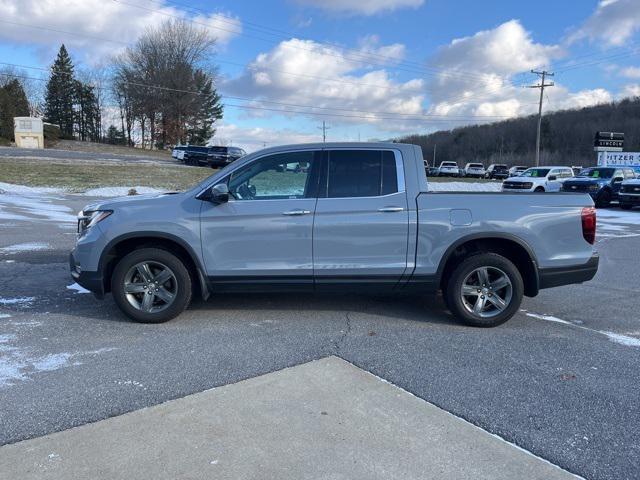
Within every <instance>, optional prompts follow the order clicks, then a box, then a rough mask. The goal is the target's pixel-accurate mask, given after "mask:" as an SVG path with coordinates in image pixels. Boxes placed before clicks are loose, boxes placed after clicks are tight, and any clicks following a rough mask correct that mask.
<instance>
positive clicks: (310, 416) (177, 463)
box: [0, 357, 576, 480]
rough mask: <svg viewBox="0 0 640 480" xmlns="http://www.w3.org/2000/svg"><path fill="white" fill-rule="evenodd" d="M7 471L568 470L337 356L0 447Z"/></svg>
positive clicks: (10, 474) (463, 475)
mask: <svg viewBox="0 0 640 480" xmlns="http://www.w3.org/2000/svg"><path fill="white" fill-rule="evenodd" d="M0 476H1V477H2V478H7V479H21V480H28V479H64V480H72V479H87V478H105V479H106V478H108V479H127V480H128V479H131V478H135V479H154V480H156V479H163V478H167V479H169V478H170V479H176V478H180V479H205V478H206V479H212V478H215V479H233V480H238V479H266V478H278V479H285V478H293V479H332V480H338V479H367V480H371V479H378V478H379V479H385V480H388V479H396V478H397V479H403V480H405V479H414V478H415V479H421V480H424V479H456V480H461V479H473V480H477V479H483V478H486V479H492V480H498V479H505V480H506V479H509V480H511V479H514V478H526V479H544V480H552V479H570V478H576V477H574V476H573V475H571V474H570V473H568V472H566V471H564V470H561V469H560V468H558V467H556V466H554V465H552V464H550V463H548V462H546V461H545V460H542V459H540V458H537V457H535V456H533V455H531V454H530V453H528V452H525V451H524V450H521V449H519V448H518V447H515V446H513V445H511V444H509V443H507V442H505V441H503V440H501V439H500V438H498V437H495V436H493V435H490V434H489V433H487V432H485V431H483V430H481V429H479V428H477V427H475V426H473V425H471V424H469V423H467V422H465V421H464V420H461V419H459V418H457V417H455V416H453V415H451V414H449V413H447V412H445V411H443V410H441V409H439V408H437V407H435V406H433V405H431V404H429V403H427V402H425V401H423V400H421V399H419V398H417V397H415V396H413V395H411V394H409V393H407V392H405V391H403V390H401V389H399V388H397V387H395V386H393V385H391V384H389V383H387V382H385V381H383V380H381V379H379V378H377V377H375V376H373V375H371V374H369V373H367V372H366V371H364V370H361V369H359V368H357V367H355V366H353V365H351V364H350V363H348V362H345V361H344V360H342V359H339V358H337V357H329V358H325V359H322V360H317V361H314V362H310V363H307V364H304V365H300V366H297V367H292V368H288V369H285V370H280V371H278V372H274V373H270V374H268V375H264V376H261V377H257V378H252V379H249V380H245V381H242V382H239V383H236V384H232V385H226V386H223V387H219V388H214V389H212V390H208V391H205V392H202V393H198V394H195V395H190V396H188V397H185V398H181V399H178V400H174V401H170V402H167V403H164V404H161V405H157V406H155V407H150V408H146V409H143V410H138V411H135V412H132V413H128V414H125V415H121V416H119V417H114V418H110V419H107V420H103V421H100V422H97V423H94V424H89V425H83V426H81V427H77V428H73V429H70V430H67V431H64V432H59V433H54V434H51V435H47V436H44V437H40V438H36V439H33V440H27V441H24V442H20V443H16V444H13V445H6V446H4V447H1V448H0Z"/></svg>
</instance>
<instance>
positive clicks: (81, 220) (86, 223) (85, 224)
mask: <svg viewBox="0 0 640 480" xmlns="http://www.w3.org/2000/svg"><path fill="white" fill-rule="evenodd" d="M112 213H113V210H87V211H86V212H85V211H83V210H80V212H79V213H78V233H82V232H84V231H85V230H87V229H88V228H91V227H93V226H94V225H95V224H96V223H98V222H101V221H102V220H104V219H105V218H107V217H108V216H109V215H111V214H112Z"/></svg>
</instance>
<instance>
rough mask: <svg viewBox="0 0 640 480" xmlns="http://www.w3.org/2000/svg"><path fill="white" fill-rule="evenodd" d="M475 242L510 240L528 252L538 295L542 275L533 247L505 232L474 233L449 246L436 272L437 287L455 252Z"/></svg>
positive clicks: (534, 290) (534, 287)
mask: <svg viewBox="0 0 640 480" xmlns="http://www.w3.org/2000/svg"><path fill="white" fill-rule="evenodd" d="M474 240H488V241H491V240H508V241H512V242H514V243H516V244H518V245H519V246H521V247H522V248H523V249H524V250H525V251H526V252H527V255H528V256H529V259H530V260H531V263H532V265H533V270H534V272H535V275H534V281H535V285H533V286H532V287H533V288H532V289H531V290H533V292H535V294H537V292H538V290H540V274H539V267H538V258H537V257H536V254H535V253H534V251H533V249H532V248H531V246H530V245H529V244H528V243H527V242H526V241H525V240H523V239H522V238H520V237H518V236H517V235H514V234H511V233H503V232H485V233H472V234H469V235H465V236H464V237H461V238H459V239H458V240H456V241H455V242H453V243H452V244H451V245H449V247H448V248H447V250H445V252H444V255H443V256H442V258H441V259H440V263H439V264H438V269H437V270H436V276H435V277H436V282H437V285H440V283H441V282H442V275H443V273H444V268H445V266H446V264H447V262H448V261H449V259H450V258H451V255H453V252H455V251H456V249H457V248H458V247H460V246H461V245H464V244H465V243H467V242H472V241H474ZM534 296H535V295H534Z"/></svg>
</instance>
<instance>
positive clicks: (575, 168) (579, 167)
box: [571, 165, 584, 177]
mask: <svg viewBox="0 0 640 480" xmlns="http://www.w3.org/2000/svg"><path fill="white" fill-rule="evenodd" d="M571 170H573V174H574V175H575V176H576V177H577V176H578V174H579V173H580V172H581V171H582V170H584V167H583V166H582V165H571Z"/></svg>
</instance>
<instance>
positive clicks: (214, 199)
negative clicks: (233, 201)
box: [198, 183, 229, 205]
mask: <svg viewBox="0 0 640 480" xmlns="http://www.w3.org/2000/svg"><path fill="white" fill-rule="evenodd" d="M198 200H206V201H207V202H211V203H213V204H214V205H220V204H221V203H226V202H228V201H229V187H227V184H226V183H218V184H216V185H214V186H213V187H211V188H208V189H207V190H205V191H204V192H202V194H201V195H199V196H198Z"/></svg>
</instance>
